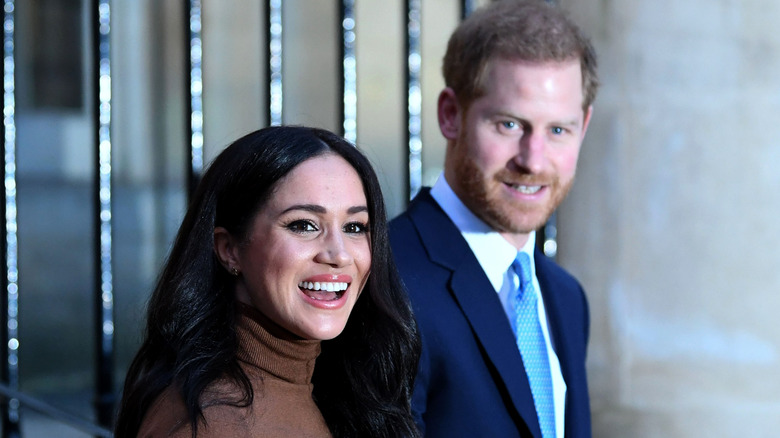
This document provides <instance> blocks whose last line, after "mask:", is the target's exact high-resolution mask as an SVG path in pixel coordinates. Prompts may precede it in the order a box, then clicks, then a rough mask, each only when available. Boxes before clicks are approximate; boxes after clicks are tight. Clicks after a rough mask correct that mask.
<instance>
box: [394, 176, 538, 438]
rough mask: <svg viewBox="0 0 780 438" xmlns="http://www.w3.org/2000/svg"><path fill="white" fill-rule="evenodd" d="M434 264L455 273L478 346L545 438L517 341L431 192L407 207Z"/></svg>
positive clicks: (456, 295)
mask: <svg viewBox="0 0 780 438" xmlns="http://www.w3.org/2000/svg"><path fill="white" fill-rule="evenodd" d="M409 214H410V217H411V219H412V221H413V222H414V224H415V226H416V227H417V229H418V231H419V234H420V238H421V240H422V241H423V245H424V246H425V247H426V249H427V251H428V254H429V256H430V258H431V260H432V261H433V262H435V263H438V264H440V265H442V266H444V267H445V268H447V269H449V270H451V271H452V276H451V278H450V284H449V288H450V291H451V292H452V296H453V299H454V300H455V301H456V302H457V303H458V305H459V307H460V309H461V311H462V312H463V314H464V316H465V317H466V319H467V320H468V322H469V324H470V326H471V328H472V330H473V332H474V336H475V337H476V339H477V341H478V343H479V344H480V345H481V346H482V348H483V349H484V352H485V354H486V355H487V357H488V360H489V361H490V362H491V363H492V365H493V366H494V367H495V369H496V371H497V372H498V374H499V376H500V377H501V380H502V382H499V384H501V383H503V385H504V386H505V387H506V389H507V391H508V393H509V396H510V398H511V400H512V403H513V404H514V407H515V409H517V411H518V412H519V414H520V416H521V417H522V418H523V420H524V421H525V422H526V424H527V425H528V427H529V429H530V430H531V431H532V433H533V434H534V436H541V431H540V428H539V422H538V420H537V416H536V409H535V407H534V403H533V397H532V396H531V388H530V386H529V384H528V379H527V377H526V373H525V368H524V367H523V361H522V359H521V358H520V354H519V352H518V350H517V344H516V343H515V338H514V336H512V330H511V328H510V325H509V321H508V320H507V317H506V314H505V313H504V310H503V308H502V307H501V302H500V300H499V299H498V295H497V294H496V293H495V291H494V290H493V287H492V285H491V284H490V281H489V280H488V279H487V276H486V275H485V272H484V271H483V270H482V267H481V266H480V265H479V262H478V261H477V259H476V257H475V256H474V254H473V253H472V252H471V248H469V246H468V244H467V243H466V241H465V239H463V237H462V236H461V234H460V232H459V231H458V229H457V227H455V225H454V224H453V223H452V221H451V220H450V219H449V217H448V216H447V215H446V214H445V213H444V211H443V210H441V208H440V207H439V206H438V204H436V202H435V201H434V200H433V198H432V197H431V196H430V194H429V193H428V192H427V191H425V192H422V193H421V194H420V195H418V197H417V198H416V199H415V202H414V203H413V205H412V206H410V208H409Z"/></svg>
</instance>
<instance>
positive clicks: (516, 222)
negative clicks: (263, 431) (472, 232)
mask: <svg viewBox="0 0 780 438" xmlns="http://www.w3.org/2000/svg"><path fill="white" fill-rule="evenodd" d="M455 148H465V145H464V144H458V145H455ZM460 151H462V149H461V150H460ZM460 151H458V152H460ZM454 170H455V176H456V178H458V181H457V182H452V183H456V184H457V185H459V186H460V187H461V188H462V192H463V193H462V199H461V201H463V203H464V204H466V206H467V207H468V208H469V210H471V212H472V213H474V214H475V215H476V216H477V217H479V218H480V219H482V220H483V221H484V222H485V223H487V224H488V225H490V226H491V227H492V228H493V229H494V230H496V231H498V232H502V233H513V234H528V233H530V232H531V231H534V230H537V229H539V228H540V227H541V226H542V225H544V224H545V222H547V219H549V218H550V216H551V215H552V213H553V212H554V211H555V209H556V208H557V207H558V205H559V204H560V203H561V201H563V199H564V198H565V197H566V194H567V193H568V192H569V190H570V189H571V185H572V182H573V181H574V178H572V179H571V180H569V181H566V182H564V183H563V184H562V183H561V181H560V178H559V177H558V176H557V175H549V174H548V175H532V174H530V173H521V172H513V171H511V170H509V169H506V168H504V169H502V170H501V171H499V172H498V173H497V174H495V175H492V176H488V175H485V174H484V173H483V172H482V170H481V169H480V168H479V167H478V166H477V165H476V164H475V163H474V160H472V159H470V158H469V157H468V156H466V155H465V154H462V155H461V154H458V155H457V156H456V159H455V167H454ZM504 182H511V183H513V184H518V185H528V186H534V185H544V186H546V190H549V191H550V198H549V199H548V201H547V202H546V203H545V204H544V205H533V206H532V205H528V204H525V203H517V202H512V200H511V199H507V200H505V199H502V198H501V197H499V193H495V192H494V193H490V192H489V191H488V187H491V188H499V189H500V188H501V187H502V186H504ZM489 183H492V184H489Z"/></svg>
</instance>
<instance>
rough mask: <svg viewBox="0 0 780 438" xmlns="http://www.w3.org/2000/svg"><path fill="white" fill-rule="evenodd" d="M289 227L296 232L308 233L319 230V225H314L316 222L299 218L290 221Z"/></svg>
mask: <svg viewBox="0 0 780 438" xmlns="http://www.w3.org/2000/svg"><path fill="white" fill-rule="evenodd" d="M287 229H288V230H290V231H293V232H296V233H308V232H312V231H317V227H316V226H315V225H314V223H312V222H311V221H307V220H297V221H293V222H290V223H289V224H288V225H287Z"/></svg>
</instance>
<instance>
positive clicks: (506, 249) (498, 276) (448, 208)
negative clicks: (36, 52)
mask: <svg viewBox="0 0 780 438" xmlns="http://www.w3.org/2000/svg"><path fill="white" fill-rule="evenodd" d="M431 196H432V197H433V199H434V200H436V202H437V203H438V204H439V205H440V206H441V208H442V210H444V212H445V213H446V214H447V216H449V217H450V219H451V220H452V222H453V223H454V224H455V226H456V227H457V228H458V230H460V233H461V235H463V238H464V239H466V242H467V243H468V245H469V247H470V248H471V251H472V252H473V253H474V256H475V257H476V258H477V261H478V262H479V264H480V266H482V269H483V270H484V271H485V274H486V275H487V277H488V280H490V283H491V284H492V285H493V287H494V288H495V290H496V292H498V291H499V290H500V289H501V287H502V285H503V283H504V276H505V275H506V273H507V270H508V269H509V268H510V267H511V266H512V262H514V260H515V257H517V249H515V247H514V246H512V244H511V243H509V242H507V240H506V239H504V238H503V237H501V235H500V234H498V233H497V232H495V231H494V230H493V229H492V228H490V226H489V225H488V224H486V223H485V222H483V221H482V219H480V218H478V217H477V216H476V215H474V213H472V212H471V210H469V209H468V207H466V205H465V204H463V202H461V200H460V198H458V196H457V195H456V194H455V192H453V191H452V188H451V187H450V185H449V184H448V183H447V180H446V179H445V178H444V174H443V173H442V174H441V175H440V176H439V179H438V180H437V181H436V183H435V184H434V185H433V187H432V188H431ZM535 245H536V232H535V231H532V232H531V233H530V234H529V235H528V241H526V242H525V245H524V246H523V248H522V249H521V251H523V252H525V253H526V254H528V256H529V257H530V259H531V273H532V275H533V276H534V277H536V265H535V263H534V246H535Z"/></svg>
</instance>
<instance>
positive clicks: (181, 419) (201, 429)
mask: <svg viewBox="0 0 780 438" xmlns="http://www.w3.org/2000/svg"><path fill="white" fill-rule="evenodd" d="M201 398H202V406H203V407H202V412H203V416H202V417H201V418H199V419H198V437H199V438H201V437H205V438H208V437H234V436H246V435H245V433H246V432H248V430H249V429H248V427H249V423H251V421H250V420H251V418H250V415H249V412H248V409H247V408H246V406H242V405H244V404H245V403H241V399H242V398H243V397H241V396H240V394H239V391H238V390H237V389H236V388H235V386H234V385H231V384H229V383H227V382H225V381H221V380H220V381H217V382H214V383H212V384H211V385H209V387H208V388H207V389H206V390H205V391H204V393H203V395H202V397H201ZM138 436H139V437H143V438H146V437H149V438H151V437H173V438H185V437H186V438H190V437H192V425H191V423H190V418H189V414H188V411H187V406H186V404H185V402H184V399H183V397H182V395H181V393H180V392H179V390H178V389H176V388H175V387H174V386H173V385H171V386H169V387H168V388H166V389H165V390H164V391H163V392H162V393H161V394H160V395H159V396H158V397H157V399H156V400H155V401H154V403H152V405H151V406H150V407H149V409H148V410H147V411H146V416H145V417H144V420H143V422H142V423H141V427H140V428H139V432H138Z"/></svg>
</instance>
